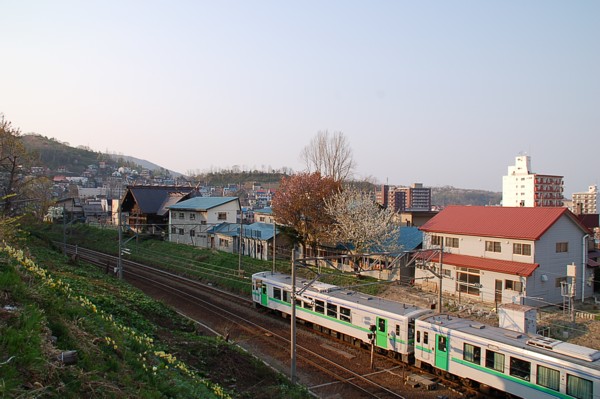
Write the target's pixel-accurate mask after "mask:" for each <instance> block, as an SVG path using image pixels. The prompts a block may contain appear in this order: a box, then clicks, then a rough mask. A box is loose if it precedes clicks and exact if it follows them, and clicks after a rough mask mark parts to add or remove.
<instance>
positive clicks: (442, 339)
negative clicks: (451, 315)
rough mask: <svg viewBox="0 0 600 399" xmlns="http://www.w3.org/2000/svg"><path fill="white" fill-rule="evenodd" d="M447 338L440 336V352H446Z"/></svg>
mask: <svg viewBox="0 0 600 399" xmlns="http://www.w3.org/2000/svg"><path fill="white" fill-rule="evenodd" d="M446 342H447V340H446V337H445V336H443V335H440V336H438V345H437V346H438V350H439V351H440V352H446Z"/></svg>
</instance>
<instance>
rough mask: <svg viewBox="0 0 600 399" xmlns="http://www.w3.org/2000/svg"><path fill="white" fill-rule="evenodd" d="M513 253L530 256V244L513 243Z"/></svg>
mask: <svg viewBox="0 0 600 399" xmlns="http://www.w3.org/2000/svg"><path fill="white" fill-rule="evenodd" d="M513 254H515V255H524V256H530V255H531V244H518V243H514V244H513Z"/></svg>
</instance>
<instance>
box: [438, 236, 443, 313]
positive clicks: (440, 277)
mask: <svg viewBox="0 0 600 399" xmlns="http://www.w3.org/2000/svg"><path fill="white" fill-rule="evenodd" d="M443 259H444V241H442V245H441V248H440V275H439V276H438V277H439V279H440V289H439V292H438V313H442V280H443V279H444V261H443Z"/></svg>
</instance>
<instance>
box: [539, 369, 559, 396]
mask: <svg viewBox="0 0 600 399" xmlns="http://www.w3.org/2000/svg"><path fill="white" fill-rule="evenodd" d="M537 384H538V385H541V386H543V387H546V388H550V389H554V390H555V391H558V390H560V371H558V370H554V369H551V368H548V367H544V366H537Z"/></svg>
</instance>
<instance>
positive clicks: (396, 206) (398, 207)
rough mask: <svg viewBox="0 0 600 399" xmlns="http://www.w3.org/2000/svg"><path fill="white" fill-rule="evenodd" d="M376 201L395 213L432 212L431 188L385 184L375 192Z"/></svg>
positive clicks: (417, 184)
mask: <svg viewBox="0 0 600 399" xmlns="http://www.w3.org/2000/svg"><path fill="white" fill-rule="evenodd" d="M375 201H376V202H377V203H378V204H380V205H381V206H383V207H384V208H389V209H391V210H393V211H394V212H397V213H400V212H405V211H430V210H431V188H430V187H423V184H421V183H414V184H412V185H411V186H410V187H393V186H388V185H387V184H384V185H382V186H381V188H380V189H379V190H377V191H376V192H375Z"/></svg>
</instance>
